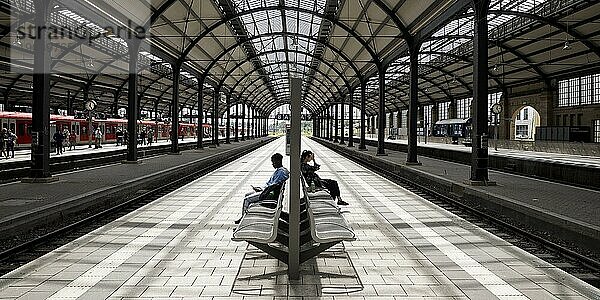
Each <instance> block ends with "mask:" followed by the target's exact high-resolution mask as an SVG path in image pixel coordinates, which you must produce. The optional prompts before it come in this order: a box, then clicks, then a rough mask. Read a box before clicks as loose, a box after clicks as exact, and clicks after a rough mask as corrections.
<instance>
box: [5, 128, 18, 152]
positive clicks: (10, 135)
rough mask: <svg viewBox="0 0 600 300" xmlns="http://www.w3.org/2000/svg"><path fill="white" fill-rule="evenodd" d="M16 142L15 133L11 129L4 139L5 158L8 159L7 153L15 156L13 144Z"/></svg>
mask: <svg viewBox="0 0 600 300" xmlns="http://www.w3.org/2000/svg"><path fill="white" fill-rule="evenodd" d="M16 143H17V135H16V134H15V133H14V132H12V130H9V131H8V137H7V139H6V158H7V159H8V155H9V154H10V155H11V158H15V144H16Z"/></svg>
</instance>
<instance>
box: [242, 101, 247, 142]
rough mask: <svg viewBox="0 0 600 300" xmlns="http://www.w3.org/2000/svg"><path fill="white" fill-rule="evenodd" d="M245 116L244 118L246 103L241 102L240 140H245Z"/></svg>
mask: <svg viewBox="0 0 600 300" xmlns="http://www.w3.org/2000/svg"><path fill="white" fill-rule="evenodd" d="M245 118H246V104H242V120H241V123H242V132H241V134H242V139H241V140H242V141H245V140H246V130H245V129H246V128H244V127H245V125H246V124H245V122H244V119H245Z"/></svg>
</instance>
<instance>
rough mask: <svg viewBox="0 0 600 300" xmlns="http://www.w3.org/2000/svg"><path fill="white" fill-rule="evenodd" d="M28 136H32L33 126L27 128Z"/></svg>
mask: <svg viewBox="0 0 600 300" xmlns="http://www.w3.org/2000/svg"><path fill="white" fill-rule="evenodd" d="M27 135H28V136H31V126H27Z"/></svg>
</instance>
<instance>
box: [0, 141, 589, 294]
mask: <svg viewBox="0 0 600 300" xmlns="http://www.w3.org/2000/svg"><path fill="white" fill-rule="evenodd" d="M304 142H305V143H306V146H308V147H310V148H312V149H313V150H314V151H315V152H316V154H317V162H319V163H320V164H321V165H322V171H320V173H321V176H322V177H328V178H335V179H337V180H338V181H339V182H340V186H341V188H342V196H343V198H344V199H345V200H346V201H348V202H350V203H351V205H350V206H348V207H347V208H344V210H345V211H346V212H345V216H346V218H347V219H348V220H349V222H350V223H351V225H352V226H353V228H354V230H355V232H356V233H357V235H358V239H357V241H355V242H351V243H344V245H339V246H338V247H336V248H334V249H333V250H330V251H327V252H325V253H324V254H322V255H320V256H319V257H317V258H315V259H313V260H311V261H309V262H307V263H305V264H304V265H303V268H302V269H303V270H302V277H301V280H300V281H297V282H291V283H290V282H288V279H287V276H286V266H285V265H282V264H280V263H278V262H277V261H276V260H275V259H273V258H269V257H268V256H266V255H265V254H263V253H261V252H260V251H258V250H257V249H255V248H253V247H249V246H248V245H247V244H246V243H238V242H232V241H231V240H230V238H231V233H232V231H231V230H232V228H233V220H235V219H236V218H237V217H238V216H239V214H240V209H241V208H240V207H241V199H242V197H243V194H244V193H245V192H246V191H248V189H249V187H250V185H251V184H252V185H260V184H262V183H264V181H266V180H267V179H268V177H269V176H270V174H271V172H272V167H271V165H270V161H269V157H270V156H271V154H272V153H274V152H282V153H283V152H284V148H283V139H280V140H278V141H276V142H274V143H271V144H269V145H267V146H265V147H263V148H261V149H259V150H257V151H254V152H252V153H250V154H248V155H247V156H245V157H243V158H241V159H238V160H237V161H236V162H234V163H232V164H229V165H227V166H225V167H223V168H221V169H219V170H217V171H215V172H213V173H211V174H209V175H207V176H205V177H203V178H202V179H199V180H197V181H196V182H194V183H191V184H189V185H187V186H186V187H184V188H182V189H179V190H177V191H175V192H173V193H171V194H169V195H166V196H165V197H163V198H162V199H160V200H158V201H156V202H155V203H152V204H150V205H148V206H146V207H144V208H142V209H140V210H138V211H136V212H133V213H131V214H129V215H127V216H124V217H122V218H120V219H119V220H117V221H115V222H113V223H111V224H108V225H107V226H104V227H102V228H100V229H98V230H96V231H94V232H93V233H91V234H88V235H86V236H84V237H82V238H79V239H77V240H76V241H74V242H72V243H70V244H68V245H66V246H64V247H62V248H60V249H58V250H57V251H54V252H52V253H50V254H48V255H46V256H44V257H42V258H40V259H38V260H36V261H34V262H32V263H30V264H28V265H26V266H24V267H22V268H20V269H18V270H15V271H14V272H12V273H10V274H7V275H6V276H4V277H2V278H0V299H15V298H16V299H41V298H50V299H75V298H80V299H105V298H109V299H163V298H164V299H167V298H168V299H273V298H277V299H278V298H286V297H303V298H306V299H310V298H316V297H319V298H323V299H345V298H353V299H422V298H426V299H495V298H500V299H528V298H529V299H556V298H560V299H585V298H591V299H598V298H600V291H599V290H597V289H595V288H593V287H590V286H589V285H586V284H585V283H582V282H581V281H579V280H577V279H575V278H573V277H571V276H569V275H567V274H565V273H563V272H562V271H560V270H558V269H556V268H554V267H552V266H551V265H548V264H546V263H544V262H542V261H540V260H539V259H537V258H535V257H532V256H530V255H528V254H526V253H523V252H522V251H521V250H519V249H517V248H515V247H513V246H511V245H509V244H507V243H506V242H504V241H503V240H501V239H499V238H497V237H494V236H492V235H490V234H488V233H487V232H485V231H483V230H481V229H479V228H477V227H475V226H473V225H472V224H470V223H468V222H466V221H464V220H462V219H460V218H458V217H456V216H454V215H452V214H450V213H448V212H445V211H443V210H441V209H439V208H437V207H436V206H434V205H432V204H430V203H428V202H425V201H424V200H422V199H420V198H419V197H418V196H416V195H414V194H411V193H409V192H407V191H405V190H402V189H400V188H399V187H397V186H396V185H394V184H393V183H391V182H389V181H387V180H386V179H384V178H382V177H380V176H377V175H375V174H372V173H371V172H369V171H368V170H366V169H364V168H362V167H360V166H358V165H356V164H354V163H352V162H350V161H348V160H347V159H344V158H342V157H341V156H339V155H337V154H335V153H332V152H331V151H327V150H325V148H324V147H322V146H318V145H317V144H316V143H314V142H312V141H310V140H307V139H306V140H304ZM284 164H289V161H288V160H287V158H286V160H284Z"/></svg>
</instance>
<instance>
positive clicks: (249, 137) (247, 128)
mask: <svg viewBox="0 0 600 300" xmlns="http://www.w3.org/2000/svg"><path fill="white" fill-rule="evenodd" d="M251 114H252V111H251V109H250V106H248V117H247V118H246V121H247V122H248V123H247V124H246V138H247V139H251V138H252V136H251V135H250V118H251V116H250V115H251Z"/></svg>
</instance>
